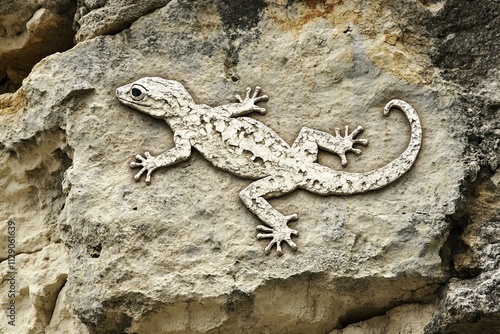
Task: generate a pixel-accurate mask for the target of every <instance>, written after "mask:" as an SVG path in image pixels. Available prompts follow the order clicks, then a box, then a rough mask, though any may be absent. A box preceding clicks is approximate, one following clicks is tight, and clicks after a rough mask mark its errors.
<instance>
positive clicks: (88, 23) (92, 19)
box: [74, 0, 170, 42]
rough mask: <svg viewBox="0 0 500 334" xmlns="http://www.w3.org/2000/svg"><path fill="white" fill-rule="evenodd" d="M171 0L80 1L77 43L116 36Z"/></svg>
mask: <svg viewBox="0 0 500 334" xmlns="http://www.w3.org/2000/svg"><path fill="white" fill-rule="evenodd" d="M169 2H170V0H152V1H135V0H78V2H77V11H76V15H75V21H74V28H75V30H76V31H77V33H76V37H75V40H76V42H83V41H85V40H87V39H91V38H94V37H96V36H99V35H112V34H116V33H118V32H120V31H122V30H123V29H126V28H127V27H129V26H130V25H131V24H132V22H134V21H136V20H137V19H139V18H140V17H141V16H143V15H146V14H148V13H150V12H152V11H154V10H155V9H157V8H159V7H162V6H165V5H166V4H167V3H169Z"/></svg>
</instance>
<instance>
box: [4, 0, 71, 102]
mask: <svg viewBox="0 0 500 334" xmlns="http://www.w3.org/2000/svg"><path fill="white" fill-rule="evenodd" d="M74 13H75V4H74V3H73V1H70V0H57V1H53V0H52V1H47V0H28V1H4V2H2V3H1V4H0V94H1V93H5V92H12V91H14V90H16V89H17V88H19V86H20V85H21V82H22V80H23V79H24V78H26V77H27V76H28V74H29V73H30V71H31V68H32V67H33V66H34V65H35V64H36V63H38V62H39V61H40V60H41V59H42V58H44V57H46V56H48V55H50V54H52V53H55V52H59V51H65V50H67V49H69V48H71V47H72V46H73V45H74V44H73V36H74V34H75V33H74V31H73V29H72V28H71V26H72V20H73V16H74Z"/></svg>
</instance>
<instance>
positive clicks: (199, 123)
mask: <svg viewBox="0 0 500 334" xmlns="http://www.w3.org/2000/svg"><path fill="white" fill-rule="evenodd" d="M260 90H261V89H260V87H256V88H255V90H254V92H253V94H251V93H252V92H251V89H250V88H247V90H246V97H245V98H244V99H242V98H241V97H240V96H238V95H236V99H237V101H238V102H237V103H231V104H227V105H223V106H218V107H210V106H208V105H204V104H196V103H195V102H194V100H193V98H192V97H191V95H190V94H189V93H188V92H187V90H186V89H185V88H184V86H182V84H180V83H179V82H177V81H174V80H166V79H162V78H158V77H145V78H142V79H139V80H138V81H136V82H134V83H131V84H128V85H125V86H122V87H120V88H118V89H117V90H116V96H117V98H118V99H119V101H120V102H121V103H123V104H124V105H127V106H130V107H132V108H134V109H137V110H139V111H141V112H143V113H145V114H147V115H150V116H152V117H155V118H160V119H163V120H164V121H165V122H166V123H167V124H168V126H169V127H170V128H171V129H172V131H173V133H174V142H175V147H174V148H171V149H169V150H167V151H166V152H164V153H162V154H160V155H158V156H152V155H151V154H150V153H149V152H145V153H144V156H142V155H137V156H136V157H135V158H136V160H137V161H134V162H131V163H130V167H132V168H137V167H139V168H141V170H140V171H139V172H138V173H137V174H136V175H135V180H136V181H138V180H139V179H140V178H141V175H143V174H144V173H146V183H147V184H149V183H150V181H151V173H152V172H153V171H155V170H156V169H158V168H160V167H166V166H171V165H174V164H176V163H178V162H180V161H184V160H187V159H188V158H189V157H190V155H191V149H192V148H194V149H196V150H197V151H198V152H200V153H201V155H202V156H203V157H204V158H205V159H206V160H208V161H209V162H210V163H212V164H213V165H214V166H215V167H218V168H220V169H222V170H225V171H228V172H230V173H232V174H234V175H237V176H239V177H242V178H247V179H254V180H256V181H253V182H252V183H251V184H250V185H249V186H248V187H246V188H245V189H243V190H242V191H241V192H240V194H239V195H240V198H241V200H242V201H243V203H244V204H245V206H246V207H247V208H248V209H249V210H250V211H251V212H253V213H254V214H255V215H256V216H257V217H258V218H259V219H260V220H261V221H262V222H263V223H264V224H265V225H259V226H257V230H258V231H260V232H263V233H259V234H258V235H257V238H258V239H263V238H270V239H271V241H270V243H269V244H268V245H267V247H266V248H265V252H266V254H269V253H270V251H271V249H272V247H273V246H274V245H276V252H277V254H278V255H282V254H283V250H282V248H281V243H282V242H283V241H284V242H286V243H287V244H288V245H289V246H290V248H291V249H292V250H296V249H297V245H296V244H295V243H294V242H293V241H292V236H298V231H296V230H294V229H291V228H289V227H288V222H289V221H292V220H296V219H298V216H297V214H291V215H288V216H285V215H283V214H282V213H280V212H279V211H277V210H276V209H274V208H273V207H272V206H271V205H270V204H269V203H268V201H267V200H266V199H268V198H271V197H278V196H282V195H285V194H287V193H290V192H292V191H294V190H296V189H304V190H307V191H309V192H311V193H314V194H318V195H349V194H357V193H364V192H367V191H369V190H374V189H379V188H382V187H384V186H386V185H388V184H390V183H391V182H393V181H394V180H396V179H398V178H399V177H401V176H402V175H403V174H404V173H406V172H407V171H408V170H409V169H410V168H411V166H412V165H413V163H414V162H415V160H416V158H417V155H418V152H419V150H420V146H421V141H422V129H421V125H420V120H419V117H418V115H417V113H416V112H415V110H414V109H413V107H411V106H410V105H409V104H408V103H406V102H404V101H402V100H391V101H390V102H388V103H387V104H386V106H385V107H384V115H388V113H389V111H390V110H391V108H392V107H397V108H398V109H400V110H401V111H402V112H403V113H404V114H405V115H406V117H407V119H408V121H409V122H410V127H411V138H410V142H409V144H408V146H407V148H406V150H405V151H404V152H403V153H402V154H401V155H400V156H399V157H398V158H396V159H395V160H393V161H392V162H390V163H389V164H387V165H386V166H384V167H381V168H378V169H375V170H372V171H369V172H365V173H350V172H344V171H336V170H332V169H330V168H328V167H326V166H322V165H320V164H318V163H317V156H318V150H319V149H323V150H326V151H328V152H331V153H334V154H337V155H338V156H339V157H340V158H341V163H342V166H344V167H345V166H346V165H347V159H346V153H347V152H354V153H355V154H360V153H361V151H360V150H359V149H357V148H353V145H355V144H361V145H367V144H368V141H367V140H365V139H355V137H356V136H357V135H358V134H359V133H360V132H361V131H362V130H363V128H362V127H361V126H359V127H358V128H357V129H355V130H354V131H353V132H352V133H350V134H349V133H348V128H347V126H346V127H345V135H344V136H342V135H341V134H340V130H339V129H335V132H336V134H335V136H332V135H330V134H328V133H326V132H322V131H318V130H314V129H310V128H307V127H304V128H302V130H301V131H300V133H299V135H298V137H297V139H296V140H295V142H294V143H293V144H292V145H291V146H290V145H289V144H287V143H286V142H285V141H284V140H283V139H281V138H280V137H279V136H278V135H277V134H276V133H275V132H274V131H273V130H271V129H270V128H269V127H267V126H265V125H264V124H262V123H261V122H258V121H256V120H255V119H252V118H248V117H240V116H242V115H245V114H249V113H251V112H254V111H256V112H259V113H261V114H264V113H265V109H264V108H262V107H259V106H256V105H255V103H257V102H259V101H265V100H267V99H268V97H267V96H266V95H263V96H259V93H260Z"/></svg>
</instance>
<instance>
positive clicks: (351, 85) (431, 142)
mask: <svg viewBox="0 0 500 334" xmlns="http://www.w3.org/2000/svg"><path fill="white" fill-rule="evenodd" d="M483 2H484V4H485V6H489V8H490V10H489V11H486V12H487V13H492V16H491V17H490V18H489V19H485V20H474V19H473V18H471V17H467V16H463V17H459V18H457V16H456V14H454V13H456V11H457V10H459V9H460V8H462V7H460V6H462V5H460V4H459V3H458V2H457V1H455V0H448V1H443V2H438V1H413V0H406V1H392V0H385V1H380V2H376V3H374V2H372V1H360V2H357V1H338V0H335V1H333V0H326V1H304V2H299V1H278V0H276V1H264V0H255V1H251V2H248V1H246V2H245V1H187V0H172V1H170V2H169V1H150V2H148V4H142V3H141V4H136V2H131V1H125V0H121V1H120V0H115V1H113V0H110V1H89V0H82V1H78V3H77V9H76V12H77V14H76V15H75V18H74V21H75V23H76V24H75V26H74V28H75V29H76V30H77V32H76V41H77V42H79V43H77V45H76V46H74V47H73V48H71V49H70V50H67V51H65V52H63V53H58V54H54V55H52V56H49V57H46V58H44V59H43V60H42V61H41V62H39V63H38V64H37V65H36V66H35V67H34V68H33V69H32V71H31V74H30V75H29V76H28V77H27V79H25V80H24V82H23V85H22V88H21V89H19V90H18V91H17V92H16V93H13V94H3V95H0V128H1V131H0V148H1V152H0V159H1V161H2V163H1V164H0V182H1V183H2V187H1V189H0V199H1V200H0V207H1V210H0V217H1V221H3V222H6V224H5V225H7V222H9V221H11V222H14V223H15V226H16V253H17V255H16V264H15V266H16V269H17V277H16V282H17V284H18V285H17V290H16V291H17V297H16V306H17V309H16V317H17V318H16V327H14V328H13V327H12V326H10V325H9V324H8V318H7V316H8V313H3V312H0V331H1V332H2V333H4V332H5V333H40V332H43V331H45V333H64V332H68V333H86V332H88V333H270V332H275V333H305V332H307V333H343V334H348V333H349V334H350V333H381V332H384V331H385V332H386V333H399V332H402V333H465V332H470V333H489V332H488V331H490V332H491V333H494V332H495V331H496V329H497V328H498V327H499V325H500V319H499V309H498V305H499V303H498V301H499V298H500V297H499V295H498V280H499V274H498V266H499V264H498V258H499V255H498V247H497V245H498V244H499V243H498V235H499V234H498V233H499V229H500V227H499V226H498V221H499V219H498V217H499V213H498V207H499V206H498V193H499V191H498V186H499V181H498V179H499V177H498V172H496V173H495V171H496V170H497V168H498V153H497V152H498V145H499V142H500V140H499V133H498V128H499V127H498V117H497V115H498V110H499V108H498V106H499V105H500V96H499V94H500V93H499V90H498V89H496V88H498V86H497V85H498V83H497V82H496V81H495V78H496V76H495V73H497V72H498V62H497V58H495V57H496V56H497V55H496V54H495V50H496V49H495V48H496V46H491V48H486V49H485V50H487V51H485V52H486V53H487V55H486V56H485V57H484V59H483V60H481V59H478V58H477V57H472V58H470V59H469V58H466V57H465V56H464V55H463V54H461V53H458V54H455V55H454V56H455V57H456V58H457V64H458V65H456V64H455V63H454V62H453V59H450V57H451V56H450V55H448V56H447V54H446V52H448V51H446V50H448V49H447V47H446V46H447V45H448V46H449V43H456V44H453V45H454V47H456V48H460V47H459V46H462V47H461V48H462V49H463V46H464V45H467V43H468V41H470V40H471V39H473V36H476V35H477V34H483V35H481V36H483V37H482V38H483V40H484V41H485V43H486V42H488V41H489V40H490V37H488V36H495V33H496V32H498V29H499V28H497V27H498V25H494V22H495V20H497V19H498V16H495V15H494V13H495V11H497V10H498V4H496V3H495V2H494V1H486V0H485V1H483ZM58 4H59V7H58V6H55V7H51V8H59V9H61V11H62V8H66V9H65V10H66V11H68V10H69V9H68V8H69V7H65V6H69V4H66V3H65V2H63V1H61V2H60V3H58ZM42 7H43V5H42ZM33 8H35V7H33ZM47 10H49V9H47ZM27 12H30V11H27ZM31 12H33V10H32V9H31ZM56 12H57V11H56ZM0 13H9V15H14V14H12V13H13V11H10V12H9V11H7V10H5V9H3V12H2V11H0ZM65 13H66V12H65ZM16 15H18V16H17V17H21V11H19V12H16ZM22 15H25V16H26V17H28V15H27V14H22ZM470 15H473V14H470ZM488 15H489V14H488ZM488 17H489V16H488ZM5 22H7V21H5ZM453 22H456V24H452V23H453ZM2 25H4V26H7V25H5V24H3V21H2ZM481 27H487V29H486V28H485V29H482V30H481ZM495 29H496V30H495ZM47 31H49V30H45V32H47ZM485 31H486V32H485ZM450 34H454V35H453V36H451V37H450ZM3 38H7V37H3ZM8 38H10V39H11V40H12V41H15V40H16V38H17V37H12V36H11V37H8ZM83 41H84V42H83ZM447 43H448V44H447ZM2 45H3V44H2ZM0 57H2V56H1V53H0ZM1 59H3V58H0V60H1ZM5 59H7V58H5ZM467 59H469V60H467ZM486 63H489V64H490V67H491V68H490V69H487V70H486V67H487V64H486ZM0 64H2V66H4V65H3V64H7V65H6V66H7V67H8V66H10V65H11V64H13V62H12V61H8V62H7V61H6V62H5V63H4V62H2V63H0ZM453 64H455V65H453ZM7 67H6V68H7ZM478 69H485V70H484V71H483V70H478ZM474 73H477V75H475V74H474ZM471 75H472V78H471V80H470V81H467V80H464V79H463V78H465V77H467V76H471ZM145 76H160V77H164V78H168V79H174V80H177V81H179V82H181V83H182V84H183V85H184V86H185V87H186V89H187V90H188V91H189V93H190V94H191V95H192V96H193V97H194V100H195V101H196V103H204V104H208V105H211V106H218V105H222V104H227V103H229V102H234V95H235V94H244V91H245V88H246V87H247V86H255V85H260V86H261V87H262V89H263V93H264V94H267V95H269V101H267V102H263V103H262V102H261V103H259V106H262V107H265V108H266V110H267V114H266V115H259V114H256V113H255V114H252V115H250V117H252V118H254V119H257V120H259V121H260V122H262V123H264V124H265V125H267V126H269V127H270V128H271V129H273V130H274V131H275V132H277V133H278V134H279V135H280V136H281V137H282V138H283V139H284V140H286V141H287V142H288V143H289V144H291V143H292V142H293V141H294V140H295V138H296V137H297V135H298V133H299V132H300V129H301V128H302V127H303V126H307V127H309V128H313V129H318V130H322V131H327V132H330V133H335V128H336V127H339V128H343V126H344V125H349V126H350V127H351V129H354V128H355V127H356V126H357V125H362V126H363V127H364V128H365V131H364V132H363V134H362V135H360V137H363V138H366V139H368V140H369V145H368V146H367V147H361V149H362V150H363V153H362V154H361V155H360V156H356V155H354V154H352V155H348V160H349V164H348V167H346V168H343V167H342V166H341V164H340V159H338V157H336V156H333V155H331V154H328V153H321V154H320V156H319V162H320V163H321V164H323V165H327V166H329V167H331V168H332V169H335V170H345V171H350V172H364V171H368V170H372V169H375V168H379V167H381V166H383V165H385V164H387V163H388V162H390V161H391V160H392V159H394V158H396V157H397V156H399V154H400V153H401V152H402V151H403V150H404V149H405V147H406V145H407V143H408V140H409V139H408V137H409V126H408V124H407V121H406V120H405V118H404V117H403V115H402V114H401V113H399V112H394V111H393V112H392V113H391V115H390V116H389V117H387V118H385V117H383V115H382V111H383V110H382V109H383V106H384V105H385V103H387V102H388V101H389V100H390V99H392V98H399V99H403V100H405V101H407V102H408V103H410V104H411V105H412V106H413V107H414V108H415V109H416V110H417V112H418V113H419V116H420V118H421V121H422V126H423V131H424V134H423V135H424V141H423V146H422V150H421V152H420V155H419V157H418V159H417V162H416V164H415V165H414V166H413V168H412V169H411V170H410V172H409V173H408V174H406V175H405V176H403V177H402V178H401V179H400V180H398V181H396V182H394V183H393V184H391V185H389V186H387V187H386V188H384V189H382V190H379V191H376V192H371V193H366V194H360V195H353V196H330V197H319V196H315V195H312V194H310V193H307V192H305V191H296V192H294V193H292V194H290V195H287V196H284V197H282V198H277V199H272V200H271V204H272V205H273V206H274V207H276V208H277V209H279V210H280V211H281V212H284V213H285V214H292V213H298V214H299V220H298V221H297V222H294V223H291V226H292V227H293V228H295V229H298V230H299V231H300V236H299V237H298V238H294V241H295V242H296V243H297V244H298V246H299V249H298V251H297V252H292V251H291V250H290V248H287V247H286V246H285V248H284V253H285V254H284V255H283V256H282V257H277V256H275V255H274V254H272V255H269V256H266V255H265V254H264V252H263V250H264V248H265V246H266V244H267V242H265V241H259V240H257V239H256V238H255V235H256V232H255V227H256V225H257V224H260V221H259V220H258V219H257V218H256V217H255V216H253V215H252V214H251V213H250V212H249V211H248V210H247V209H246V207H245V206H244V205H243V204H242V203H241V202H240V200H239V197H238V193H239V192H240V191H241V190H242V189H243V188H245V187H246V186H248V185H249V184H250V182H251V181H250V180H244V179H240V178H237V177H236V176H233V175H232V174H230V173H227V172H223V171H220V170H217V169H215V168H214V167H213V166H212V165H210V164H209V163H208V162H206V161H205V160H204V159H203V157H202V156H201V155H199V154H198V153H196V152H193V154H192V156H191V158H190V159H189V160H187V161H185V162H182V163H179V164H178V165H175V166H172V167H170V168H166V169H162V170H158V171H155V172H154V173H153V178H152V183H151V185H149V186H147V185H146V184H145V183H144V182H143V180H141V182H134V180H133V175H134V174H135V173H136V172H137V171H134V170H131V169H130V168H129V163H130V162H131V161H133V160H134V157H135V155H136V154H143V153H144V152H145V151H150V152H151V153H152V154H153V155H156V154H159V153H161V152H163V151H164V150H167V149H169V148H171V147H173V146H174V142H173V138H172V137H173V136H172V132H171V130H170V129H169V128H168V126H167V125H166V124H165V123H164V122H162V121H161V120H157V119H154V118H151V117H148V116H147V115H144V114H141V113H139V112H137V111H135V110H133V109H130V108H127V107H125V106H124V105H122V104H120V103H119V102H118V101H117V99H116V97H115V89H116V88H118V87H119V86H122V85H125V84H127V83H130V82H132V81H134V80H137V79H139V78H141V77H145ZM9 78H10V77H9ZM3 233H4V234H3V235H6V234H7V228H5V232H3ZM7 243H8V240H7V238H2V239H1V241H0V247H1V249H8V244H7ZM0 256H1V259H2V260H3V261H2V268H1V271H2V278H3V282H4V283H2V285H1V286H0V291H2V292H1V295H0V301H1V304H2V308H3V309H5V308H6V306H7V305H8V304H9V302H10V300H11V299H10V298H8V290H9V284H8V279H9V275H10V274H9V267H8V259H7V255H6V253H0Z"/></svg>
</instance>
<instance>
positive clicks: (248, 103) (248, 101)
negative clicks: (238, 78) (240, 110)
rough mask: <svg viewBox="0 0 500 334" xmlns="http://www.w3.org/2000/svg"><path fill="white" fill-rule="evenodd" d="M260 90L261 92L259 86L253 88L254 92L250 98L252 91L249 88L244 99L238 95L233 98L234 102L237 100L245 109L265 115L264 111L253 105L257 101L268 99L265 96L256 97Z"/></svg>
mask: <svg viewBox="0 0 500 334" xmlns="http://www.w3.org/2000/svg"><path fill="white" fill-rule="evenodd" d="M260 90H261V88H260V87H259V86H257V87H255V91H254V92H253V95H252V97H250V92H251V91H252V89H251V88H250V87H248V88H247V94H246V96H245V99H242V98H241V96H239V95H236V96H235V98H236V100H238V102H239V103H241V104H242V105H243V106H245V109H247V110H253V111H257V112H259V113H261V114H263V115H265V113H266V109H264V108H261V107H258V106H256V105H255V103H257V102H259V101H267V99H268V98H269V97H268V96H267V95H262V96H258V95H259V93H260Z"/></svg>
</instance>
